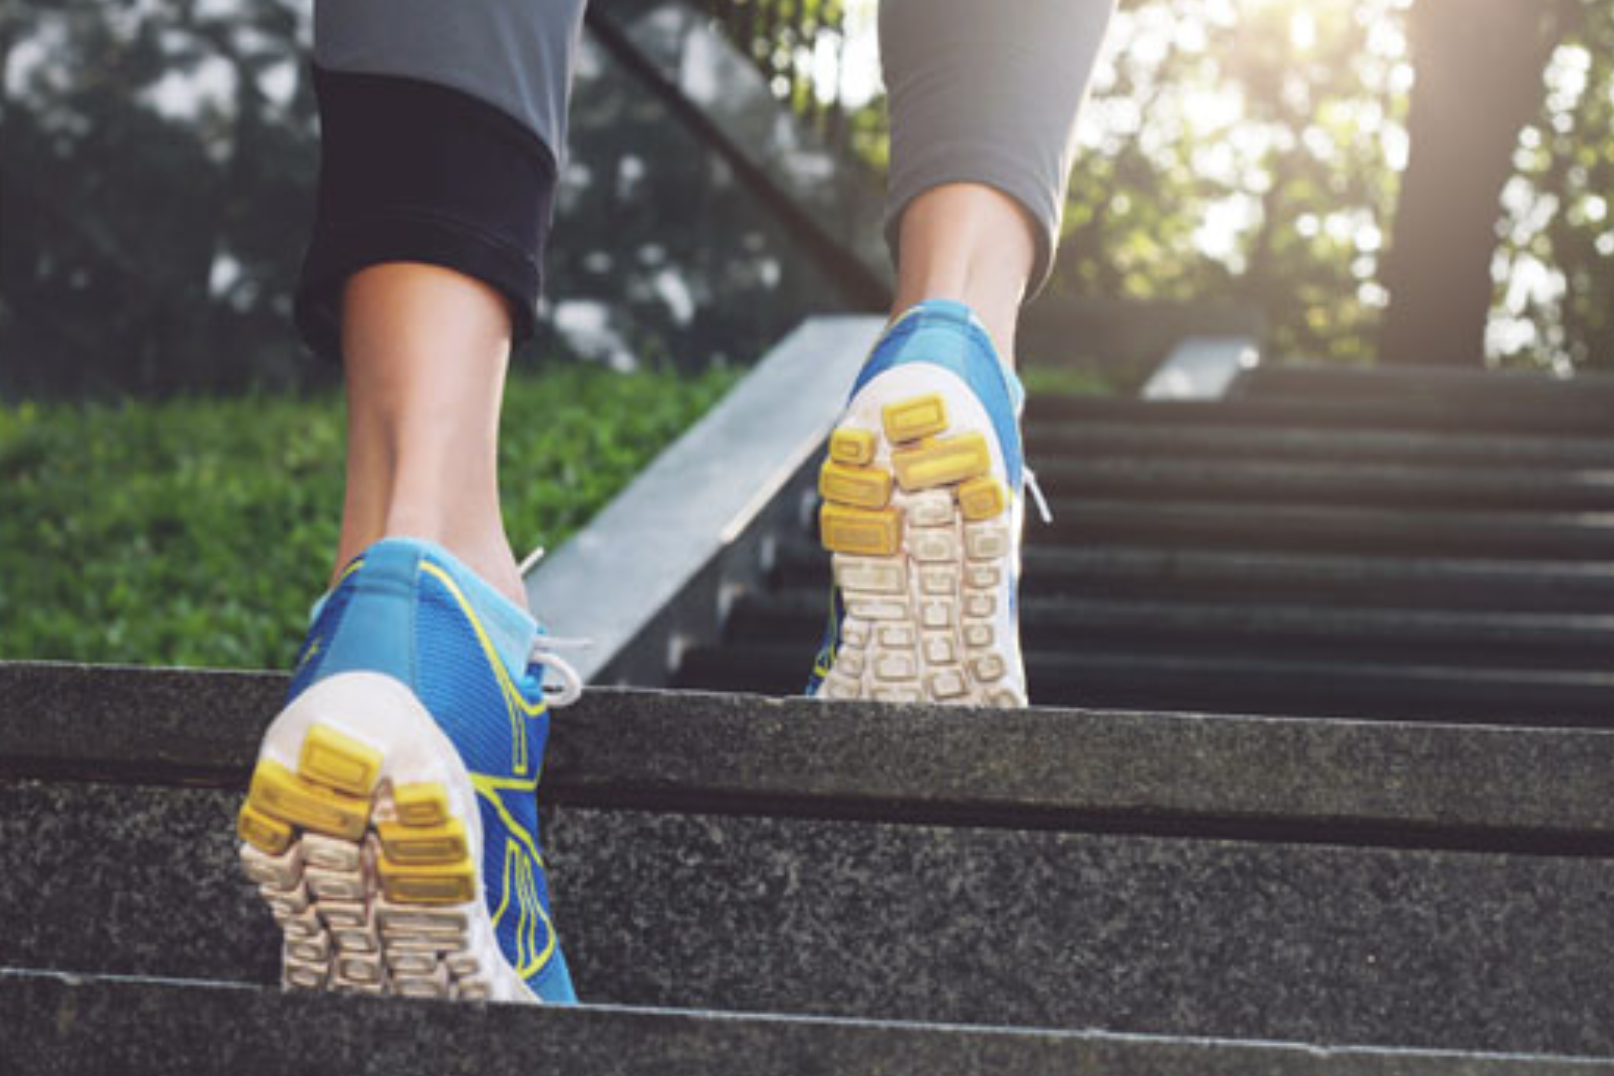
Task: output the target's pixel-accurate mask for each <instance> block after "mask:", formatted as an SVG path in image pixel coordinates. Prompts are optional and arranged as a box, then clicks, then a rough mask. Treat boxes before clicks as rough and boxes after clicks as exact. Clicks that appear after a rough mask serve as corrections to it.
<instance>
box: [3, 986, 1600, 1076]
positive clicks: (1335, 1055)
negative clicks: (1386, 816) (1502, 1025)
mask: <svg viewBox="0 0 1614 1076" xmlns="http://www.w3.org/2000/svg"><path fill="white" fill-rule="evenodd" d="M0 1026H4V1027H6V1028H7V1029H8V1032H9V1034H8V1038H7V1041H6V1052H5V1053H4V1054H0V1072H4V1073H11V1072H27V1073H31V1074H34V1076H82V1074H99V1073H104V1072H108V1071H116V1072H118V1073H119V1074H120V1076H145V1074H150V1073H171V1072H186V1073H191V1072H252V1073H257V1074H261V1076H274V1074H277V1073H286V1074H289V1076H306V1074H307V1073H309V1072H343V1073H385V1074H387V1076H391V1074H393V1073H398V1072H432V1073H442V1074H443V1076H457V1074H467V1076H505V1074H510V1076H514V1074H518V1073H519V1074H526V1073H534V1072H565V1073H570V1074H574V1076H640V1074H643V1076H696V1074H710V1076H716V1074H721V1073H735V1074H737V1076H775V1074H778V1076H784V1074H792V1076H797V1074H800V1076H815V1074H831V1073H833V1074H843V1073H866V1074H869V1076H899V1074H909V1073H911V1074H914V1076H952V1074H955V1073H956V1074H966V1073H968V1074H976V1073H1013V1074H1015V1076H1039V1074H1044V1073H1046V1074H1048V1076H1083V1074H1088V1076H1097V1074H1100V1073H1103V1074H1104V1076H1503V1074H1508V1076H1513V1074H1517V1076H1592V1074H1595V1073H1608V1072H1614V1063H1610V1062H1607V1061H1598V1060H1593V1059H1567V1058H1542V1057H1521V1056H1511V1057H1496V1056H1484V1055H1473V1054H1468V1055H1464V1054H1449V1053H1448V1054H1434V1053H1403V1052H1385V1051H1369V1050H1352V1049H1335V1050H1322V1049H1316V1048H1308V1047H1303V1046H1295V1045H1288V1044H1276V1043H1264V1044H1252V1043H1229V1042H1216V1041H1207V1040H1198V1041H1174V1040H1168V1039H1149V1038H1141V1037H1121V1036H1110V1035H1102V1034H1091V1033H1088V1034H1080V1033H1070V1032H1064V1033H1061V1032H1050V1031H1015V1032H1006V1031H992V1030H986V1029H982V1028H960V1027H934V1026H919V1025H912V1024H907V1025H900V1024H881V1023H873V1022H863V1021H860V1022H855V1023H854V1022H843V1021H830V1020H799V1019H780V1018H768V1017H743V1018H735V1017H726V1016H719V1015H715V1014H710V1013H674V1012H665V1011H661V1012H658V1011H649V1010H642V1009H640V1010H631V1009H620V1008H576V1009H562V1008H549V1009H542V1008H529V1007H525V1006H513V1005H498V1006H481V1005H448V1004H442V1003H435V1002H411V1001H401V1000H396V999H389V1000H377V999H371V998H362V997H331V996H315V995H306V994H296V993H289V994H283V993H280V992H277V991H268V990H254V989H231V988H227V987H216V986H200V985H194V984H186V985H181V984H175V983H154V982H107V981H104V980H94V979H91V980H80V979H71V978H64V977H59V976H34V975H15V974H7V973H5V972H0ZM180 1059H183V1060H180Z"/></svg>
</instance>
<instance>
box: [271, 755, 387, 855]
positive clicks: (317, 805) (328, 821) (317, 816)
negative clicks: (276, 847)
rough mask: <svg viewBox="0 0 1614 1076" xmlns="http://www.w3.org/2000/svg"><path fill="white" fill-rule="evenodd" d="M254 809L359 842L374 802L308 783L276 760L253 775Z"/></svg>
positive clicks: (306, 827)
mask: <svg viewBox="0 0 1614 1076" xmlns="http://www.w3.org/2000/svg"><path fill="white" fill-rule="evenodd" d="M247 800H248V803H249V804H250V806H251V807H252V808H253V809H254V810H257V811H261V812H263V813H264V814H266V815H269V816H271V817H273V818H278V819H279V820H280V821H282V822H290V823H291V824H293V825H296V826H302V827H303V828H304V829H311V830H313V831H314V832H316V833H324V834H326V835H328V836H331V837H345V838H347V839H348V840H350V841H356V840H358V839H360V838H361V837H363V836H364V830H365V827H366V826H367V825H369V822H370V801H369V800H367V799H360V798H358V797H356V796H345V795H343V794H342V793H340V792H333V791H331V790H330V789H328V788H323V787H321V786H319V785H316V784H314V783H312V782H310V781H305V780H303V779H302V778H301V777H298V776H297V775H296V774H295V773H292V772H291V771H290V770H288V769H287V768H286V767H284V766H282V765H281V764H280V763H278V762H276V761H275V760H274V759H270V758H266V759H264V760H263V761H262V762H259V763H258V768H257V769H255V770H253V771H252V787H251V789H250V791H249V792H248V793H247Z"/></svg>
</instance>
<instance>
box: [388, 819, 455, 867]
mask: <svg viewBox="0 0 1614 1076" xmlns="http://www.w3.org/2000/svg"><path fill="white" fill-rule="evenodd" d="M376 832H377V833H378V834H379V835H380V837H381V850H382V851H383V852H385V853H386V856H387V859H388V860H389V861H390V862H392V863H396V864H397V865H398V866H400V867H409V866H416V865H420V864H426V865H430V864H448V863H458V862H460V861H461V860H463V859H465V857H466V855H467V853H468V851H469V847H470V846H469V845H468V844H467V843H466V840H465V823H463V822H461V821H460V820H459V819H457V818H450V819H449V820H448V821H447V822H444V823H443V824H442V825H440V826H406V825H403V824H401V823H398V822H381V823H379V824H378V825H377V826H376Z"/></svg>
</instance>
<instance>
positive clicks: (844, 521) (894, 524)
mask: <svg viewBox="0 0 1614 1076" xmlns="http://www.w3.org/2000/svg"><path fill="white" fill-rule="evenodd" d="M818 526H819V532H820V537H821V538H822V540H823V543H824V548H825V549H828V550H830V551H831V552H835V553H856V554H860V555H862V556H866V557H891V556H895V555H896V553H897V550H898V548H900V547H901V545H902V513H901V512H899V511H897V509H895V508H881V509H877V510H870V509H867V508H847V507H845V506H844V505H839V504H826V505H824V506H823V507H822V508H821V509H820V510H819V513H818Z"/></svg>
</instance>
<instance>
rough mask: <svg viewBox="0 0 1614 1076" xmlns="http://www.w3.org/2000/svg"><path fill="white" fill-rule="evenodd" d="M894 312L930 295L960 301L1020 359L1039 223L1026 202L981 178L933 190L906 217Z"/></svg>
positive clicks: (1005, 351) (1003, 350)
mask: <svg viewBox="0 0 1614 1076" xmlns="http://www.w3.org/2000/svg"><path fill="white" fill-rule="evenodd" d="M901 237H902V238H901V243H900V250H901V251H902V254H901V258H900V261H899V264H898V266H897V294H896V300H895V306H894V309H893V316H895V314H900V313H901V312H902V311H904V310H907V309H908V308H909V307H911V306H913V305H914V304H915V303H918V302H922V301H924V300H926V299H955V300H957V301H959V302H962V303H964V304H965V305H966V306H968V307H969V308H970V309H971V310H973V311H974V312H975V315H976V317H978V318H980V319H981V321H982V322H983V323H984V324H985V325H986V330H987V332H988V333H989V334H990V335H991V337H992V342H993V343H994V344H995V345H997V349H998V354H1000V355H1001V356H1003V358H1004V360H1005V361H1006V362H1008V363H1010V364H1011V365H1012V364H1013V363H1014V328H1015V321H1016V318H1017V317H1018V315H1019V312H1020V303H1021V302H1022V301H1023V300H1024V299H1025V294H1026V287H1027V285H1028V283H1029V281H1030V278H1031V269H1032V263H1033V261H1034V259H1035V257H1036V225H1034V224H1033V223H1032V220H1031V217H1030V215H1029V214H1028V213H1027V212H1026V211H1025V210H1024V209H1023V208H1021V206H1020V203H1019V202H1017V201H1015V200H1014V199H1013V198H1010V197H1009V196H1008V195H1006V194H1004V193H1002V192H1001V191H999V190H997V189H996V188H993V187H988V186H985V185H984V184H979V183H948V184H944V185H942V186H939V187H932V188H931V189H930V190H928V191H926V192H924V193H923V194H921V195H919V196H918V197H917V198H915V199H914V200H913V201H912V202H910V203H909V204H908V207H907V209H905V210H904V211H903V214H902V225H901Z"/></svg>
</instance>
